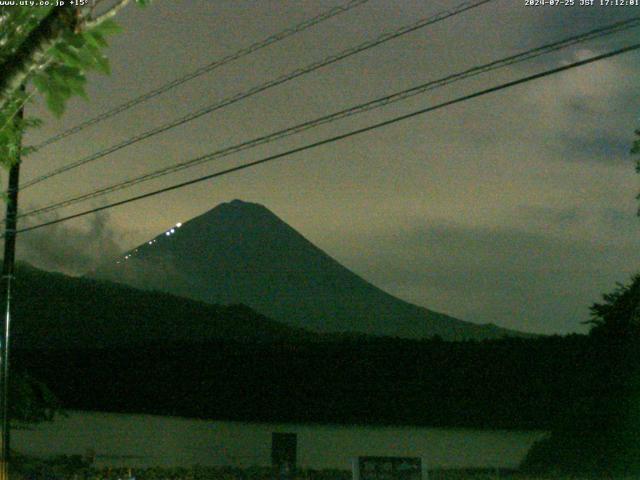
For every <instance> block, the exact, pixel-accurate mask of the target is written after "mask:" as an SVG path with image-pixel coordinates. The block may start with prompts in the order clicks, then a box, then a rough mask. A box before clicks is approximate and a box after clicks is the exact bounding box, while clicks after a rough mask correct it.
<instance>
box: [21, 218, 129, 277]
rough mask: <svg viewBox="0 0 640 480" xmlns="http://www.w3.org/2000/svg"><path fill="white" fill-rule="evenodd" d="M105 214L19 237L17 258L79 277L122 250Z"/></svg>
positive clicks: (53, 226)
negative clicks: (78, 222)
mask: <svg viewBox="0 0 640 480" xmlns="http://www.w3.org/2000/svg"><path fill="white" fill-rule="evenodd" d="M119 238H120V237H119V235H118V234H116V232H115V231H114V229H113V228H112V227H111V225H110V222H109V216H108V214H106V213H99V214H97V215H94V216H92V217H91V218H90V219H89V220H88V221H87V222H85V223H84V224H82V225H80V226H78V225H77V224H76V225H69V224H67V223H59V224H55V225H51V226H49V227H45V228H42V229H38V230H32V231H29V232H24V233H22V234H19V236H18V240H17V247H16V249H17V259H18V260H23V261H26V262H28V263H31V264H32V265H34V266H36V267H39V268H43V269H45V270H55V271H60V272H64V273H67V274H70V275H81V274H84V273H86V272H87V271H89V270H91V269H93V268H95V267H96V266H97V265H98V263H99V262H101V261H103V259H106V258H113V257H115V256H116V255H118V254H119V253H120V252H121V251H122V249H121V247H120V245H119Z"/></svg>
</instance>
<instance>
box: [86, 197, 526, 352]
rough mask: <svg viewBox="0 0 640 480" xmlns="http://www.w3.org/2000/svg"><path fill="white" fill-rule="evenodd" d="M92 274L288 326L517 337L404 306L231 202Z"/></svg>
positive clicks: (263, 211) (277, 222)
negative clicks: (237, 307) (251, 312)
mask: <svg viewBox="0 0 640 480" xmlns="http://www.w3.org/2000/svg"><path fill="white" fill-rule="evenodd" d="M93 276H95V277H97V278H101V279H107V280H113V281H117V282H121V283H126V284H129V285H132V286H134V287H138V288H143V289H149V290H161V291H165V292H169V293H173V294H176V295H180V296H185V297H189V298H192V299H196V300H201V301H205V302H208V303H220V304H238V303H242V304H245V305H248V306H250V307H252V308H253V309H255V310H257V311H258V312H260V313H262V314H264V315H267V316H268V317H271V318H273V319H275V320H279V321H282V322H285V323H288V324H290V325H294V326H296V327H304V328H309V329H313V330H316V331H320V332H362V333H368V334H374V335H388V336H397V337H405V338H425V337H431V336H433V335H440V336H441V337H442V338H443V339H446V340H462V339H484V338H496V337H501V336H504V335H519V334H518V333H517V332H511V331H508V330H505V329H501V328H498V327H496V326H494V325H478V324H474V323H470V322H465V321H462V320H458V319H455V318H453V317H450V316H447V315H444V314H442V313H437V312H433V311H431V310H428V309H426V308H422V307H418V306H416V305H412V304H410V303H407V302H404V301H402V300H400V299H398V298H396V297H393V296H392V295H390V294H388V293H386V292H384V291H382V290H380V289H379V288H377V287H375V286H374V285H372V284H370V283H369V282H367V281H366V280H364V279H362V278H361V277H359V276H358V275H356V274H355V273H353V272H351V271H350V270H348V269H347V268H345V267H343V266H342V265H340V264H339V263H338V262H337V261H335V260H334V259H333V258H331V257H330V256H329V255H327V254H326V253H325V252H323V251H322V250H320V249H319V248H317V247H316V246H315V245H313V244H312V243H311V242H309V241H308V240H307V239H305V238H304V237H303V236H302V235H301V234H299V233H298V232H297V231H296V230H294V229H293V228H291V227H290V226H289V225H287V224H286V223H285V222H284V221H282V220H281V219H280V218H278V217H277V216H276V215H275V214H273V213H272V212H271V211H270V210H268V209H267V208H265V207H264V206H262V205H259V204H255V203H247V202H243V201H240V200H233V201H232V202H230V203H223V204H220V205H218V206H217V207H215V208H214V209H212V210H210V211H208V212H206V213H204V214H202V215H200V216H198V217H196V218H193V219H192V220H189V221H188V222H185V223H184V224H180V223H178V224H176V225H175V227H173V228H171V229H169V230H167V231H166V232H163V233H162V234H160V235H158V236H157V237H155V238H153V239H151V240H149V241H147V242H145V243H144V244H142V245H140V246H138V247H137V248H134V249H133V250H131V251H129V252H126V253H125V254H124V255H123V256H122V257H121V258H118V259H114V260H112V261H110V262H109V263H107V264H104V265H102V266H101V267H100V268H99V269H98V270H97V271H96V272H94V273H93Z"/></svg>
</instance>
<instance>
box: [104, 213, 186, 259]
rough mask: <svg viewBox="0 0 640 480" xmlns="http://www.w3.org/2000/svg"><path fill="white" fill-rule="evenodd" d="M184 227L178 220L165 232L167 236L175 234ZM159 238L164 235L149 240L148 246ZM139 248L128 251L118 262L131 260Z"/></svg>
mask: <svg viewBox="0 0 640 480" xmlns="http://www.w3.org/2000/svg"><path fill="white" fill-rule="evenodd" d="M180 227H182V223H181V222H178V223H176V224H175V225H174V226H173V227H171V228H170V229H169V230H167V231H166V232H164V235H165V236H167V237H170V236H171V235H174V234H175V233H176V229H178V228H180ZM158 238H162V235H160V236H159V237H156V238H154V239H153V240H149V241H148V242H147V246H152V245H154V244H155V243H157V242H158ZM138 250H139V248H136V249H134V250H132V251H130V252H129V253H127V254H126V255H125V256H124V257H123V258H121V259H119V260H116V263H117V264H120V263H122V261H126V260H129V259H130V258H131V257H133V256H134V255H135V254H136V253H138Z"/></svg>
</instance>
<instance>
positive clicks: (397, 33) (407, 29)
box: [20, 0, 494, 189]
mask: <svg viewBox="0 0 640 480" xmlns="http://www.w3.org/2000/svg"><path fill="white" fill-rule="evenodd" d="M492 1H494V0H476V1H474V2H468V1H467V2H464V3H462V4H460V5H458V6H457V7H455V8H454V9H452V10H445V11H442V12H440V13H437V14H435V15H432V16H430V17H426V18H422V19H420V20H418V21H417V22H414V23H412V24H411V25H408V26H404V27H401V28H399V29H397V30H394V31H391V32H387V33H383V34H382V35H380V36H379V37H377V38H375V39H373V40H369V41H366V42H364V43H361V44H360V45H357V46H355V47H351V48H348V49H346V50H343V51H341V52H339V53H337V54H334V55H330V56H328V57H325V58H324V59H322V60H320V61H317V62H314V63H311V64H309V65H307V66H305V67H302V68H299V69H296V70H294V71H292V72H290V73H287V74H285V75H282V76H280V77H277V78H275V79H273V80H270V81H268V82H266V83H263V84H260V85H258V86H255V87H253V88H251V89H249V90H247V91H245V92H240V93H237V94H235V95H232V96H230V97H227V98H225V99H223V100H221V101H219V102H216V103H214V104H211V105H208V106H206V107H204V108H201V109H200V110H197V111H195V112H192V113H189V114H187V115H185V116H183V117H181V118H178V119H176V120H173V121H171V122H169V123H165V124H164V125H161V126H159V127H156V128H154V129H151V130H148V131H146V132H143V133H141V134H139V135H136V136H134V137H131V138H129V139H127V140H124V141H122V142H120V143H117V144H115V145H112V146H111V147H107V148H105V149H103V150H101V151H99V152H96V153H94V154H92V155H89V156H87V157H85V158H82V159H80V160H77V161H75V162H72V163H69V164H67V165H64V166H62V167H60V168H57V169H54V170H52V171H51V172H49V173H46V174H44V175H41V176H39V177H36V178H34V179H33V180H30V181H28V182H26V183H24V184H23V185H21V187H20V188H22V189H25V188H28V187H30V186H32V185H35V184H37V183H40V182H43V181H45V180H48V179H49V178H51V177H54V176H56V175H60V174H61V173H64V172H68V171H69V170H72V169H74V168H77V167H80V166H82V165H86V164H87V163H90V162H93V161H95V160H98V159H99V158H102V157H105V156H107V155H109V154H111V153H114V152H116V151H118V150H121V149H123V148H125V147H128V146H130V145H133V144H135V143H138V142H140V141H142V140H146V139H147V138H150V137H153V136H155V135H158V134H160V133H163V132H166V131H167V130H170V129H172V128H175V127H178V126H180V125H183V124H185V123H187V122H190V121H192V120H195V119H197V118H200V117H202V116H203V115H206V114H209V113H212V112H214V111H216V110H219V109H221V108H224V107H226V106H228V105H231V104H233V103H236V102H238V101H240V100H244V99H245V98H248V97H251V96H253V95H256V94H258V93H261V92H263V91H265V90H268V89H271V88H274V87H276V86H278V85H281V84H283V83H285V82H288V81H290V80H293V79H295V78H298V77H301V76H303V75H306V74H308V73H311V72H313V71H315V70H318V69H320V68H322V67H325V66H327V65H330V64H333V63H336V62H338V61H340V60H343V59H345V58H347V57H350V56H352V55H355V54H356V53H360V52H363V51H365V50H368V49H370V48H373V47H376V46H378V45H380V44H382V43H385V42H388V41H390V40H393V39H395V38H398V37H401V36H403V35H406V34H408V33H411V32H414V31H416V30H418V29H420V28H424V27H426V26H428V25H432V24H434V23H437V22H440V21H443V20H445V19H447V18H450V17H453V16H456V15H459V14H460V13H463V12H466V11H467V10H471V9H473V8H477V7H479V6H481V5H484V4H485V3H489V2H492Z"/></svg>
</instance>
